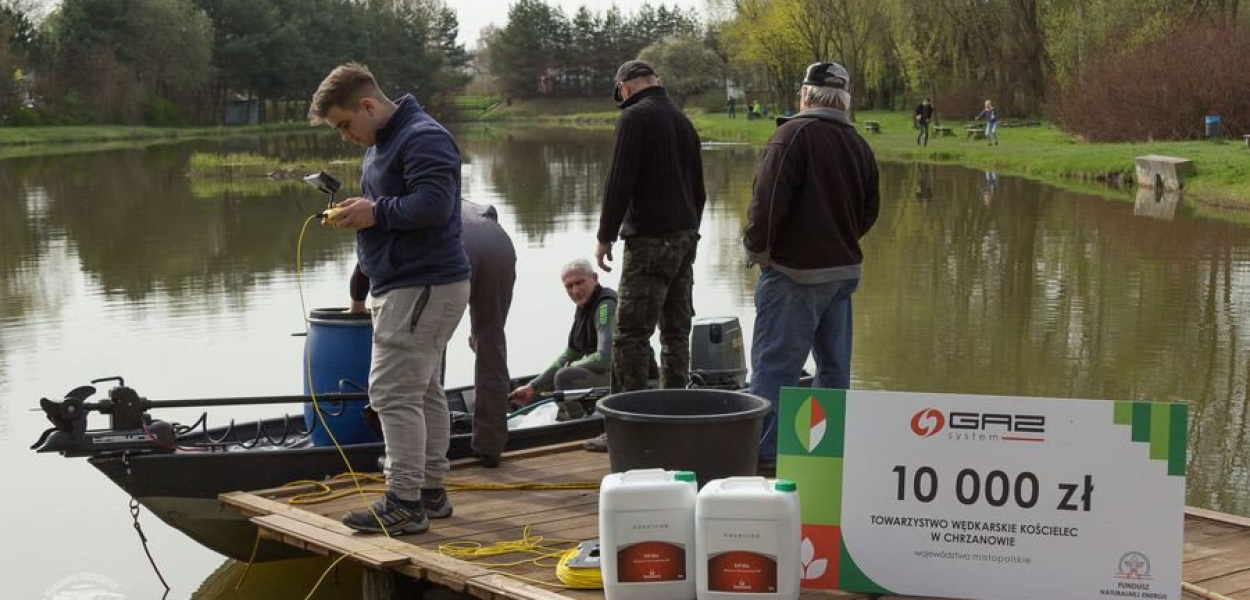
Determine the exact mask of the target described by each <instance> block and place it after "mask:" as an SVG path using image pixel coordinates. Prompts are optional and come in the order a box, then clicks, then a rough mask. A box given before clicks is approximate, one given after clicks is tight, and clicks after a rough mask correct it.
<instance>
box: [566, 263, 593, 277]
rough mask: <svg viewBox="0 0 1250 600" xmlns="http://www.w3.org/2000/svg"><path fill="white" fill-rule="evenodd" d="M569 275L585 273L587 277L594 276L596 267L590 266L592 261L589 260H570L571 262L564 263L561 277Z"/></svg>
mask: <svg viewBox="0 0 1250 600" xmlns="http://www.w3.org/2000/svg"><path fill="white" fill-rule="evenodd" d="M569 273H585V274H587V275H594V274H595V267H594V265H592V264H590V260H588V259H585V258H574V259H573V260H570V261H569V262H566V263H564V266H563V267H560V276H561V277H564V276H565V275H568V274H569Z"/></svg>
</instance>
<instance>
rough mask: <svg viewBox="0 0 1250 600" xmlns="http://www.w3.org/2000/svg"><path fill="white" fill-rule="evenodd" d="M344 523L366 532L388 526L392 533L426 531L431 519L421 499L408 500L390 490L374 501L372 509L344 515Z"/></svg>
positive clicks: (402, 533)
mask: <svg viewBox="0 0 1250 600" xmlns="http://www.w3.org/2000/svg"><path fill="white" fill-rule="evenodd" d="M375 514H376V516H375ZM343 524H344V525H346V526H348V527H351V528H352V529H355V530H356V531H363V532H366V533H382V531H383V530H382V527H386V531H387V532H388V533H390V534H391V535H409V534H416V533H425V532H426V531H429V529H430V520H429V519H428V518H426V515H425V510H424V509H423V507H422V505H421V501H420V500H417V501H416V502H406V501H404V500H400V499H399V498H396V497H395V496H393V495H392V494H391V493H390V492H387V493H386V495H385V496H382V499H381V500H378V501H377V502H374V503H373V510H372V511H370V510H368V509H365V510H357V511H352V512H349V513H347V514H346V515H343Z"/></svg>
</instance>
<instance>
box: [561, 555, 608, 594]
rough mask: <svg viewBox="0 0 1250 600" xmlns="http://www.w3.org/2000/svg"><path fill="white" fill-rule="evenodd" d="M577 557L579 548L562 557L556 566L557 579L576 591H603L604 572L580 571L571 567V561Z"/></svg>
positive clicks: (595, 570)
mask: <svg viewBox="0 0 1250 600" xmlns="http://www.w3.org/2000/svg"><path fill="white" fill-rule="evenodd" d="M574 556H577V548H573V549H572V550H569V551H567V552H565V553H564V555H563V556H561V557H560V562H559V563H558V564H556V579H559V580H560V582H561V583H563V584H564V585H565V587H568V588H570V589H574V590H601V589H603V571H600V570H599V569H578V568H573V567H570V566H569V559H571V558H573V557H574Z"/></svg>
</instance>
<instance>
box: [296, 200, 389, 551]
mask: <svg viewBox="0 0 1250 600" xmlns="http://www.w3.org/2000/svg"><path fill="white" fill-rule="evenodd" d="M316 218H317V216H316V215H313V216H311V217H308V218H307V219H304V225H303V227H300V230H299V239H298V240H296V242H295V286H296V287H297V288H298V289H299V307H300V317H301V318H302V319H303V320H304V335H305V336H307V335H308V306H307V305H306V304H305V303H304V279H303V262H304V260H303V252H304V233H306V232H307V231H308V224H309V223H311V222H312V221H313V219H316ZM305 339H307V338H305ZM304 371H305V374H306V375H307V377H308V394H309V396H310V397H311V398H312V405H313V412H315V413H317V420H318V421H319V422H320V423H321V426H322V427H323V428H325V431H326V435H329V436H330V441H331V442H333V443H334V449H335V450H338V451H339V456H340V457H342V458H343V464H344V465H346V466H347V471H348V473H350V474H351V476H352V481H353V482H355V484H356V490H357V491H358V492H360V497H361V499H363V500H364V501H366V502H368V504H367V508H368V510H369V514H371V515H373V520H375V521H377V522H378V527H379V528H380V529H381V530H382V535H385V536H386V537H387V538H388V539H389V538H390V537H391V534H390V532H389V531H387V530H386V525H384V524H383V523H382V518H381V517H379V516H378V513H377V512H375V511H374V510H373V503H372V502H369V498H368V497H366V496H365V490H364V488H362V487H361V486H360V480H359V479H357V478H356V472H355V470H353V469H352V463H351V461H350V460H348V459H347V453H346V452H344V451H343V447H342V446H340V445H339V441H338V440H337V439H335V437H334V431H332V430H331V429H330V426H329V425H328V424H326V418H325V415H323V414H322V413H321V406H320V405H319V404H318V402H317V389H316V387H315V386H314V385H313V380H312V344H307V343H306V344H304Z"/></svg>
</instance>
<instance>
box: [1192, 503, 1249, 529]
mask: <svg viewBox="0 0 1250 600" xmlns="http://www.w3.org/2000/svg"><path fill="white" fill-rule="evenodd" d="M1185 516H1188V517H1194V518H1197V519H1204V520H1207V521H1215V522H1216V523H1224V524H1226V525H1235V526H1237V527H1241V528H1243V529H1250V517H1242V516H1239V515H1230V514H1228V513H1222V512H1217V511H1214V510H1207V509H1205V508H1197V507H1193V506H1186V507H1185Z"/></svg>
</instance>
